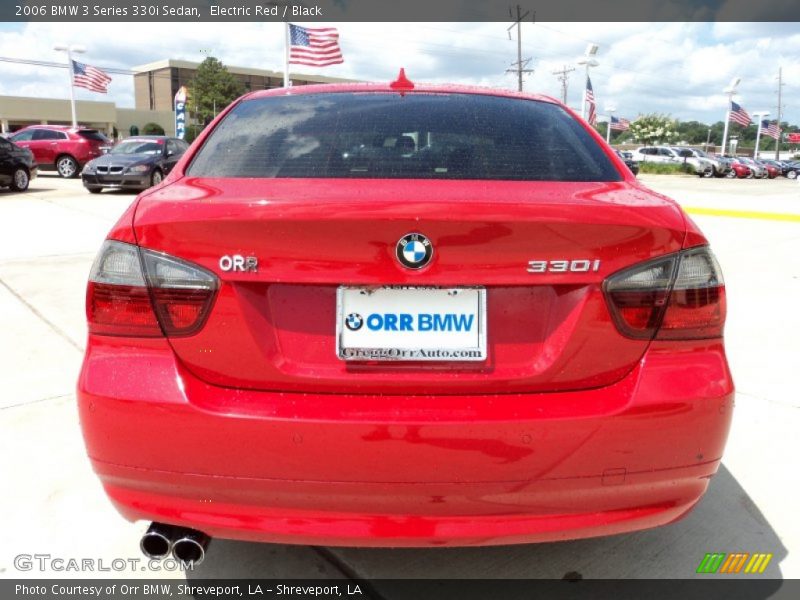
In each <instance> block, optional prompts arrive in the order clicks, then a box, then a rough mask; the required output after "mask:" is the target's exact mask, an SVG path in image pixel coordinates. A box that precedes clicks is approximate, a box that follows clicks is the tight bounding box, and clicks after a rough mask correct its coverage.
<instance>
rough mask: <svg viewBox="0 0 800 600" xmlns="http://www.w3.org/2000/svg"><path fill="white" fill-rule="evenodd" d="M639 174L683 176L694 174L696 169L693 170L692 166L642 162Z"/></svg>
mask: <svg viewBox="0 0 800 600" xmlns="http://www.w3.org/2000/svg"><path fill="white" fill-rule="evenodd" d="M687 167H688V168H687ZM639 173H652V174H654V175H682V174H684V173H694V169H692V165H689V164H683V163H655V162H640V163H639Z"/></svg>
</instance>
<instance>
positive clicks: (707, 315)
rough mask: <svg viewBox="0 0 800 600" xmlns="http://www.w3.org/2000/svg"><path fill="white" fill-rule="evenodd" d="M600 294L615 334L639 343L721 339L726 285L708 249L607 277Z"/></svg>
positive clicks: (696, 250) (695, 250)
mask: <svg viewBox="0 0 800 600" xmlns="http://www.w3.org/2000/svg"><path fill="white" fill-rule="evenodd" d="M604 290H605V294H606V298H607V300H608V304H609V308H610V309H611V314H612V316H613V317H614V322H615V323H616V325H617V328H618V329H619V330H620V332H621V333H622V334H624V335H626V336H628V337H633V338H640V339H652V338H653V337H655V338H657V339H667V340H686V339H704V338H715V337H721V336H722V330H723V327H724V325H725V282H724V281H723V278H722V271H721V270H720V268H719V264H718V263H717V260H716V259H715V258H714V255H713V254H712V253H711V250H710V249H709V248H708V247H705V246H703V247H699V248H692V249H690V250H685V251H683V252H679V253H677V254H672V255H669V256H665V257H663V258H658V259H655V260H651V261H648V262H646V263H643V264H641V265H636V266H634V267H632V268H630V269H626V270H624V271H622V272H620V273H617V274H616V275H613V276H611V277H609V278H608V279H607V280H606V282H605V284H604Z"/></svg>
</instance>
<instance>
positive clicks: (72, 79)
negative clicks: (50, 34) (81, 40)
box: [53, 44, 86, 127]
mask: <svg viewBox="0 0 800 600" xmlns="http://www.w3.org/2000/svg"><path fill="white" fill-rule="evenodd" d="M53 50H57V51H59V52H66V53H67V70H68V71H69V101H70V108H71V109H72V126H73V127H77V126H78V117H77V114H76V112H75V71H74V69H73V65H72V53H73V52H78V53H83V52H86V50H85V49H84V48H83V46H72V45H69V44H57V45H56V46H54V47H53Z"/></svg>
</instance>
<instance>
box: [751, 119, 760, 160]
mask: <svg viewBox="0 0 800 600" xmlns="http://www.w3.org/2000/svg"><path fill="white" fill-rule="evenodd" d="M753 114H754V115H755V114H756V113H753ZM756 118H757V119H758V128H757V129H756V149H755V150H754V151H753V158H755V159H758V142H759V140H760V139H761V118H759V116H758V115H756Z"/></svg>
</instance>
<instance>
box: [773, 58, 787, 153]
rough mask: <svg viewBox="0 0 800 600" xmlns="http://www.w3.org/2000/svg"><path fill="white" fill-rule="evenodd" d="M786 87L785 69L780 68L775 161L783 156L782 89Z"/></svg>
mask: <svg viewBox="0 0 800 600" xmlns="http://www.w3.org/2000/svg"><path fill="white" fill-rule="evenodd" d="M784 85H786V84H785V83H783V69H782V68H781V67H778V139H777V140H775V160H780V158H779V157H780V155H781V137H782V136H783V132H782V131H781V108H782V107H781V89H782V88H783V86H784Z"/></svg>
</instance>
